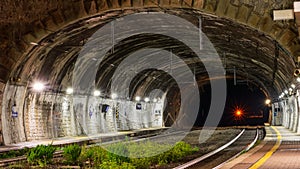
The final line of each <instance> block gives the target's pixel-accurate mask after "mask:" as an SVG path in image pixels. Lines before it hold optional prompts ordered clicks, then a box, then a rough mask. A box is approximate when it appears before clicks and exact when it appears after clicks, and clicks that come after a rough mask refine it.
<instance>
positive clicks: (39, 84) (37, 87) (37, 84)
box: [33, 82, 45, 92]
mask: <svg viewBox="0 0 300 169" xmlns="http://www.w3.org/2000/svg"><path fill="white" fill-rule="evenodd" d="M44 89H45V85H44V84H43V83H42V82H35V83H34V84H33V90H35V91H37V92H41V91H43V90H44Z"/></svg>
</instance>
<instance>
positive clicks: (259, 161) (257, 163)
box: [249, 126, 281, 169]
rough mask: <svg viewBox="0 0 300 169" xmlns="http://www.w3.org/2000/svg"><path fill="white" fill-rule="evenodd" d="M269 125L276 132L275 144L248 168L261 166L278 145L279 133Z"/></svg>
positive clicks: (254, 168)
mask: <svg viewBox="0 0 300 169" xmlns="http://www.w3.org/2000/svg"><path fill="white" fill-rule="evenodd" d="M271 127H272V129H273V130H274V131H275V132H276V135H277V141H276V143H275V145H274V146H273V147H272V149H271V150H270V151H268V152H267V153H266V154H265V155H264V156H263V157H262V158H261V159H260V160H258V161H257V162H256V163H255V164H253V165H252V166H251V167H250V168H249V169H257V168H259V167H260V166H262V165H263V164H264V163H265V162H266V161H267V160H268V159H269V158H270V157H271V156H272V154H273V153H274V152H275V151H276V150H277V149H278V147H279V146H280V144H281V134H280V133H279V131H278V130H277V129H276V128H275V127H273V126H271Z"/></svg>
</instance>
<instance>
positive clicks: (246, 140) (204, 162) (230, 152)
mask: <svg viewBox="0 0 300 169" xmlns="http://www.w3.org/2000/svg"><path fill="white" fill-rule="evenodd" d="M260 133H261V131H260V130H258V129H256V130H253V129H252V130H243V131H242V132H241V133H240V134H239V135H238V136H237V137H235V138H234V139H233V140H232V141H230V142H228V143H227V144H225V145H223V146H222V147H219V148H218V149H216V150H214V151H212V152H210V153H207V154H205V155H203V156H201V157H199V158H196V159H194V160H191V161H189V162H187V163H184V164H182V165H180V166H177V167H175V168H174V169H184V168H188V169H208V168H215V169H216V168H219V167H221V166H222V164H223V163H224V162H226V161H227V160H229V159H231V158H234V157H236V156H238V155H239V154H241V153H242V152H244V151H247V150H249V149H250V148H251V147H252V146H253V145H254V143H255V142H256V141H257V140H258V139H261V138H262V136H260Z"/></svg>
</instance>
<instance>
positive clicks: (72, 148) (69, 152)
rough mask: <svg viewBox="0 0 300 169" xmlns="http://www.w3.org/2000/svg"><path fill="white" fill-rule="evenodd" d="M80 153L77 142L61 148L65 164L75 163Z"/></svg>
mask: <svg viewBox="0 0 300 169" xmlns="http://www.w3.org/2000/svg"><path fill="white" fill-rule="evenodd" d="M80 153H81V147H80V146H79V145H77V144H72V145H68V146H67V147H65V148H63V156H64V158H65V160H66V162H67V164H77V162H78V158H79V156H80Z"/></svg>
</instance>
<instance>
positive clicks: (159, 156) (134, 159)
mask: <svg viewBox="0 0 300 169" xmlns="http://www.w3.org/2000/svg"><path fill="white" fill-rule="evenodd" d="M107 150H109V151H107ZM198 150H199V149H198V148H193V147H191V146H190V145H189V144H187V143H185V142H178V143H176V145H175V146H174V147H172V145H169V144H162V145H160V144H156V143H154V142H150V141H149V142H146V143H131V144H126V143H116V144H112V145H110V146H108V147H106V149H103V148H101V147H91V148H88V149H86V148H83V151H82V153H81V157H80V159H81V160H82V162H86V163H85V164H86V166H85V167H96V168H105V169H106V168H107V169H109V168H118V169H123V168H124V169H125V168H126V169H127V168H129V169H130V168H139V169H144V168H145V169H147V168H150V166H153V165H165V164H168V163H171V162H177V161H178V160H180V159H182V158H183V157H185V156H187V155H190V154H192V153H194V152H196V151H198Z"/></svg>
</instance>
